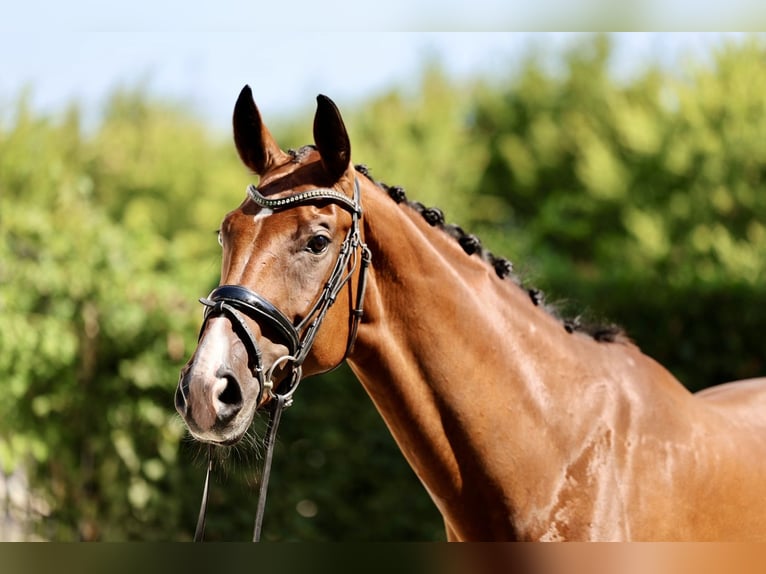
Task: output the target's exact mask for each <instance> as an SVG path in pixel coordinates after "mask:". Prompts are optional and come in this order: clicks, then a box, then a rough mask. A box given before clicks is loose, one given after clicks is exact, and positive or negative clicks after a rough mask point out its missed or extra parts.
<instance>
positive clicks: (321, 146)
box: [314, 94, 351, 181]
mask: <svg viewBox="0 0 766 574" xmlns="http://www.w3.org/2000/svg"><path fill="white" fill-rule="evenodd" d="M314 142H315V143H316V145H317V149H318V150H319V155H320V156H321V157H322V164H323V165H324V168H325V170H326V171H327V173H328V174H329V175H330V177H331V178H332V179H333V181H336V180H338V179H340V176H342V175H343V174H344V173H345V172H346V170H347V169H348V166H349V164H350V163H351V142H350V141H349V139H348V133H347V132H346V126H345V125H344V124H343V118H341V116H340V111H338V107H337V106H336V105H335V103H334V102H333V101H332V100H331V99H330V98H328V97H327V96H323V95H321V94H320V95H318V96H317V111H316V115H315V116H314Z"/></svg>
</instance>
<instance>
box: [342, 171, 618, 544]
mask: <svg viewBox="0 0 766 574" xmlns="http://www.w3.org/2000/svg"><path fill="white" fill-rule="evenodd" d="M363 202H364V208H365V215H364V220H363V221H364V232H365V239H366V241H367V243H368V245H369V247H370V249H371V251H372V253H373V271H372V273H371V278H370V284H369V287H368V292H367V297H366V306H365V321H364V323H363V324H362V326H361V328H360V330H359V335H358V340H357V345H356V348H355V351H354V353H353V354H352V356H351V357H350V358H349V362H350V364H351V367H352V369H353V370H354V371H355V373H356V374H357V376H358V378H359V379H360V381H361V382H362V384H363V386H364V387H365V389H366V391H367V392H368V394H369V395H370V397H371V398H372V400H373V402H374V403H375V405H376V408H377V409H378V410H379V412H380V414H381V416H382V417H383V419H384V420H385V422H386V424H387V425H388V427H389V429H390V431H391V433H392V435H393V436H394V438H395V440H396V441H397V443H398V445H399V447H400V449H401V450H402V452H403V454H404V456H405V457H406V458H407V460H408V462H409V463H410V465H411V466H412V468H413V470H414V471H415V473H416V474H417V475H418V477H419V478H420V480H421V481H422V482H423V484H424V486H425V487H426V489H427V490H428V492H429V494H430V495H431V497H432V498H433V500H434V502H435V503H436V505H437V507H439V509H440V511H441V512H442V514H443V515H444V516H445V520H446V521H447V523H448V525H449V527H450V528H451V529H452V530H453V531H455V534H456V536H458V537H467V538H495V539H497V538H505V539H508V538H517V537H525V536H526V534H525V533H524V532H521V531H520V528H521V526H520V525H521V524H522V523H524V522H525V520H526V518H525V517H524V516H522V514H523V509H525V508H527V507H529V505H530V497H532V498H534V496H535V492H537V491H542V490H545V486H544V485H543V482H544V481H545V480H546V479H545V477H547V476H555V475H556V474H557V473H556V472H552V471H551V469H552V468H554V467H556V466H558V465H560V464H561V463H562V457H563V456H564V455H565V454H566V453H567V452H568V451H570V449H571V448H575V446H574V445H575V444H576V443H578V441H579V442H580V443H581V442H582V441H583V440H584V439H583V437H584V436H586V435H587V434H588V433H589V432H591V430H590V428H591V427H592V424H593V423H592V420H590V421H585V420H573V419H572V416H571V413H572V412H575V411H573V410H572V405H573V404H575V403H577V402H578V401H582V400H583V398H584V397H587V396H588V395H589V394H591V395H592V394H593V393H590V390H589V388H588V387H587V383H586V382H587V381H588V380H591V379H592V377H589V376H588V373H587V372H584V370H583V365H584V360H587V361H588V363H589V364H591V365H596V368H598V366H597V365H598V364H599V360H598V354H599V352H600V351H599V349H598V348H599V347H600V346H602V344H599V343H596V342H594V341H592V340H591V339H589V338H587V337H585V336H584V335H577V334H575V335H573V334H569V333H567V332H566V331H565V329H564V328H563V326H562V325H561V323H560V322H559V321H558V320H556V319H555V318H553V317H552V316H550V315H549V314H548V313H547V312H545V311H544V310H542V309H540V308H538V307H536V306H535V304H534V303H533V302H532V301H531V300H530V297H529V296H528V294H527V293H526V292H525V291H524V290H522V289H521V288H519V287H518V286H517V285H516V284H515V283H514V282H512V281H510V280H501V279H499V278H498V277H497V276H496V274H495V272H494V269H492V267H490V266H489V265H488V264H486V263H485V262H483V261H482V260H481V259H480V258H479V257H477V256H476V255H473V256H468V255H466V254H465V253H464V252H463V250H462V248H461V247H460V246H459V245H458V243H457V242H456V241H455V240H454V239H453V238H451V237H450V236H449V235H447V234H446V233H445V232H444V231H443V230H440V229H438V228H433V227H431V226H430V225H429V224H428V223H426V222H425V221H424V220H423V218H422V217H421V216H420V215H419V214H418V213H417V212H416V211H415V210H413V209H411V208H409V207H407V206H404V205H397V204H395V203H394V202H393V201H392V200H391V199H390V198H388V197H386V195H385V194H384V193H383V192H382V191H381V190H380V189H378V188H377V187H376V186H374V185H372V184H371V183H369V182H367V183H366V184H365V187H364V190H363ZM585 352H587V353H590V355H588V356H586V357H584V356H583V353H585ZM575 367H577V368H575ZM575 372H576V373H578V377H579V378H581V379H582V380H583V381H584V384H583V385H578V384H572V383H577V382H578V381H573V376H572V373H575ZM575 389H576V390H575ZM591 402H592V403H593V404H595V405H598V404H600V402H603V399H602V398H596V399H594V398H593V396H591ZM596 408H598V406H597V407H596ZM589 414H590V415H591V416H596V417H597V416H598V412H597V410H595V411H594V410H593V408H592V407H591V410H590V411H589ZM532 483H534V484H532ZM540 489H542V490H540ZM477 509H482V510H481V511H477ZM509 517H511V519H510V520H509Z"/></svg>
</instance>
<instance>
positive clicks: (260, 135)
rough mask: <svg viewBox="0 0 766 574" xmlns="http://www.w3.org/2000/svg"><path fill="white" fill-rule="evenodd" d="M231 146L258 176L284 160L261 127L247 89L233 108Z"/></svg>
mask: <svg viewBox="0 0 766 574" xmlns="http://www.w3.org/2000/svg"><path fill="white" fill-rule="evenodd" d="M233 124H234V143H235V144H236V146H237V152H238V153H239V157H240V158H241V159H242V161H243V162H244V164H245V165H246V166H247V167H249V168H250V169H252V170H253V171H254V172H255V173H257V174H258V175H263V174H264V173H266V172H267V171H268V170H269V169H270V168H271V167H273V166H274V165H275V164H276V163H278V162H280V161H282V160H284V159H285V158H286V156H287V154H285V152H283V151H282V150H281V149H280V148H279V146H278V145H277V142H275V141H274V138H273V137H272V136H271V133H270V132H269V130H268V129H267V128H266V126H265V125H264V124H263V121H262V120H261V114H260V112H259V111H258V108H257V107H256V105H255V101H254V100H253V92H252V90H250V86H245V87H244V88H242V91H241V92H240V93H239V98H237V103H236V104H235V105H234V118H233Z"/></svg>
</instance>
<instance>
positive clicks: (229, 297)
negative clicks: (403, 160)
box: [194, 179, 371, 542]
mask: <svg viewBox="0 0 766 574" xmlns="http://www.w3.org/2000/svg"><path fill="white" fill-rule="evenodd" d="M247 193H248V195H249V197H250V198H251V199H252V200H253V201H254V202H255V203H256V204H257V205H259V206H261V207H262V208H265V209H271V210H272V211H275V212H276V211H284V210H286V209H290V208H293V207H296V206H299V205H304V204H306V203H310V202H316V201H329V202H331V203H335V204H336V205H339V206H340V207H342V208H343V209H345V210H347V211H349V212H350V213H351V218H352V221H351V227H350V228H349V230H348V233H347V234H346V237H345V239H344V240H343V243H342V245H341V248H340V252H339V253H338V259H337V260H336V262H335V266H334V267H333V270H332V272H331V273H330V277H329V278H328V280H327V282H326V283H325V285H324V287H323V289H322V292H321V293H320V295H319V296H318V298H317V300H316V302H315V303H314V305H313V306H312V308H311V310H310V311H309V312H308V313H307V315H306V317H304V318H303V320H301V321H300V323H298V324H297V325H294V324H293V323H292V322H291V321H290V320H289V319H288V318H287V317H286V316H285V315H284V314H283V313H282V312H281V311H280V310H279V309H278V308H277V307H276V306H275V305H273V304H272V303H270V302H269V301H268V300H267V299H266V298H264V297H262V296H261V295H259V294H258V293H255V292H254V291H251V290H250V289H248V288H246V287H243V286H241V285H221V286H219V287H217V288H216V289H214V290H213V291H212V293H210V295H209V296H208V297H207V298H203V299H200V303H202V304H203V305H204V306H205V316H204V319H203V321H202V327H201V328H200V334H199V336H200V337H201V336H202V333H203V332H204V331H205V327H206V325H207V322H208V321H209V320H210V319H211V318H213V317H220V316H226V317H227V318H228V319H229V320H230V321H231V323H232V327H233V329H234V331H235V332H236V333H237V336H238V337H239V338H240V339H241V340H242V342H243V344H244V345H245V348H246V349H247V356H248V368H249V369H250V372H251V373H252V375H253V377H254V378H255V379H256V380H257V381H258V386H259V390H258V397H257V399H256V404H257V405H259V406H258V407H256V409H257V408H260V405H261V402H262V400H263V399H264V395H266V398H267V399H270V401H269V403H268V405H267V408H268V410H269V423H268V428H267V431H266V436H265V437H264V446H265V449H266V454H265V458H264V461H263V476H262V478H261V484H260V491H259V494H258V506H257V509H256V516H255V527H254V529H253V542H258V541H260V537H261V526H262V524H263V515H264V512H265V509H266V492H267V490H268V484H269V477H270V474H271V461H272V458H273V455H274V443H275V442H276V436H277V430H278V428H279V422H280V419H281V417H282V411H283V410H284V409H286V408H287V407H289V406H291V405H292V404H293V395H294V394H295V391H296V390H297V388H298V384H299V383H300V381H301V378H302V376H303V372H302V365H303V362H304V361H305V360H306V357H307V356H308V353H309V351H310V350H311V347H312V345H313V344H314V339H315V338H316V335H317V333H318V331H319V328H320V327H321V325H322V321H323V320H324V318H325V315H326V314H327V311H328V310H329V309H330V307H331V306H332V304H333V303H334V302H335V299H336V298H337V296H338V293H340V291H341V289H342V288H343V287H344V286H345V285H346V284H347V283H348V282H349V281H350V280H351V277H352V276H353V275H354V272H355V271H356V268H357V265H359V264H360V261H361V265H360V269H359V279H358V283H357V292H356V300H355V302H354V306H353V308H352V310H351V318H350V319H351V325H350V329H349V336H348V342H347V344H346V350H345V352H344V354H343V358H342V359H341V360H340V362H339V363H338V364H340V363H342V362H343V361H345V360H346V357H348V355H349V353H350V352H351V350H352V349H353V346H354V341H355V340H356V334H357V331H358V329H359V323H360V322H361V319H362V316H363V314H364V309H363V305H364V293H365V290H366V287H367V269H368V267H369V265H370V260H371V253H370V250H369V249H368V248H367V245H366V244H365V243H364V242H363V241H362V238H361V233H360V225H359V224H360V220H361V217H362V205H361V198H360V189H359V182H358V180H356V179H354V199H353V200H352V199H349V198H348V197H346V196H345V195H344V194H343V193H341V192H339V191H336V190H334V189H326V188H318V189H312V190H310V191H305V192H301V193H297V194H294V195H291V196H288V197H284V198H278V199H271V198H267V197H265V196H263V195H262V194H261V193H260V191H259V190H258V188H257V187H255V186H254V185H250V186H248V188H247ZM359 252H361V255H360V253H359ZM243 315H244V316H245V317H247V318H249V319H251V320H253V321H255V322H256V323H258V324H259V325H262V324H267V325H268V326H269V327H271V328H272V329H273V331H274V332H275V333H276V334H277V335H279V337H280V339H282V341H283V342H284V343H285V344H286V346H287V348H288V354H286V355H283V356H282V357H279V358H278V359H276V360H275V361H274V363H273V364H272V365H271V367H270V368H269V369H268V371H264V368H263V358H262V355H261V350H260V348H259V347H258V343H257V341H256V340H255V337H254V336H253V333H252V331H251V330H250V328H249V327H248V325H247V322H246V321H245V319H244V317H243ZM283 363H284V364H287V363H289V364H290V369H291V372H290V375H289V381H288V382H287V386H286V388H285V389H284V390H283V391H282V392H277V391H276V385H275V383H274V381H273V378H272V377H273V375H274V371H275V369H276V368H277V367H279V366H281V365H282V364H283ZM213 448H214V446H213V445H212V444H209V445H208V463H207V471H206V473H205V485H204V487H203V490H202V502H201V503H200V511H199V516H198V518H197V527H196V529H195V532H194V541H195V542H201V541H202V540H203V538H204V534H205V517H206V514H207V502H208V493H209V486H210V473H211V471H212V468H213Z"/></svg>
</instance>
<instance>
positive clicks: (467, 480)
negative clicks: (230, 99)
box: [175, 86, 766, 541]
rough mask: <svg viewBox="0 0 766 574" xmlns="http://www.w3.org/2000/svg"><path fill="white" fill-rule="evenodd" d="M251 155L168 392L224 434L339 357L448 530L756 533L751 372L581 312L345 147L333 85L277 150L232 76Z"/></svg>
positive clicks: (762, 425) (760, 512) (759, 438)
mask: <svg viewBox="0 0 766 574" xmlns="http://www.w3.org/2000/svg"><path fill="white" fill-rule="evenodd" d="M233 127H234V140H235V144H236V148H237V151H238V153H239V156H240V158H241V159H242V161H243V162H244V164H245V165H246V166H247V167H249V168H250V169H251V170H252V171H253V172H254V173H255V174H257V175H258V176H259V182H258V186H257V187H256V186H253V185H251V186H249V187H248V189H247V195H246V197H245V198H244V200H243V201H242V203H241V204H240V205H239V206H238V207H237V208H236V209H234V210H233V211H231V212H230V213H228V214H227V215H226V216H225V217H224V219H223V222H222V224H221V228H220V232H219V239H220V243H221V245H222V250H223V261H222V267H221V283H220V286H219V287H218V288H217V289H215V290H214V291H213V293H211V295H210V296H209V297H208V298H206V299H203V300H202V302H203V303H204V304H205V305H206V307H207V310H206V317H205V320H204V322H203V325H202V329H201V332H200V337H199V342H198V346H197V348H196V350H195V351H194V353H193V355H192V357H191V358H190V360H189V362H188V363H187V364H186V365H185V366H184V368H183V369H182V371H181V376H180V380H179V385H178V388H177V391H176V398H175V402H176V408H177V410H178V412H179V413H180V414H181V416H182V417H183V419H184V421H185V422H186V424H187V426H188V428H189V430H190V432H191V434H192V436H193V437H194V438H196V439H198V440H199V441H203V442H206V443H210V444H213V445H231V444H234V443H236V442H237V441H239V440H240V439H241V438H242V436H243V435H244V434H245V432H246V431H247V429H248V427H249V426H250V425H251V422H252V420H253V417H254V413H255V412H256V409H259V408H261V407H264V406H266V405H268V404H270V403H273V401H274V400H275V399H279V400H280V401H282V402H285V400H286V401H287V402H288V403H289V401H290V400H291V399H292V393H293V392H294V391H295V388H296V386H297V383H298V382H299V381H300V380H301V377H302V376H303V375H306V376H309V375H313V374H317V373H322V372H325V371H328V370H330V369H332V368H334V367H335V366H337V365H338V364H340V363H341V362H343V361H344V360H345V361H348V363H349V365H350V366H351V369H352V370H353V372H354V374H355V375H356V376H357V378H358V379H359V381H360V382H361V384H362V385H363V386H364V389H365V390H366V392H367V394H368V395H369V396H370V398H371V399H372V401H373V403H374V405H375V407H376V408H377V409H378V411H379V412H380V414H381V416H382V417H383V419H384V420H385V423H386V425H387V426H388V428H389V429H390V432H391V434H392V435H393V437H394V439H395V441H396V443H397V444H398V446H399V448H400V449H401V452H402V454H403V455H404V457H405V458H406V460H407V461H408V463H409V464H410V465H411V467H412V468H413V470H414V472H415V473H416V475H417V476H418V477H419V479H420V481H421V482H422V484H423V486H424V487H425V489H426V491H427V492H428V494H429V495H430V497H431V499H432V500H433V502H434V504H435V505H436V507H437V508H438V510H439V511H440V513H441V514H442V516H443V518H444V524H445V529H446V537H447V539H448V540H454V541H462V540H530V541H559V540H583V541H585V540H601V541H626V540H653V541H660V540H696V541H700V540H730V541H732V540H737V541H740V540H766V491H765V489H766V379H753V380H749V381H741V382H736V383H729V384H725V385H720V386H717V387H713V388H710V389H708V390H705V391H702V392H699V393H696V394H692V393H691V392H690V391H688V390H687V389H686V388H685V387H684V386H683V385H682V384H681V383H679V382H678V381H677V380H676V379H675V378H674V377H673V376H672V375H671V374H670V373H669V372H668V371H667V370H666V369H665V368H663V367H662V366H661V365H660V364H658V363H657V362H655V361H654V360H653V359H651V358H650V357H648V356H646V355H644V354H643V353H642V352H641V351H640V349H639V348H638V347H637V346H636V345H635V344H633V343H632V342H631V341H630V340H629V339H627V338H626V337H625V336H624V335H622V334H621V332H620V331H618V330H616V329H614V328H612V327H607V328H603V329H602V328H599V329H591V330H590V331H588V330H586V329H584V328H582V327H581V326H580V325H578V324H577V323H576V322H571V321H569V322H566V321H563V320H562V319H560V318H558V317H557V316H556V315H555V314H554V313H553V312H552V311H551V310H549V309H548V308H547V307H546V305H545V304H544V302H543V301H542V300H541V297H540V294H539V293H538V292H536V291H532V290H526V289H524V288H522V287H521V283H520V282H519V281H518V280H517V279H516V278H515V274H514V273H512V270H511V267H510V264H509V263H508V262H507V261H506V260H504V259H500V258H496V257H494V256H493V255H491V254H489V253H488V252H487V251H486V250H484V249H483V248H482V247H481V245H480V244H479V243H478V241H477V240H476V238H475V237H474V236H471V235H469V234H466V233H464V232H463V231H462V230H461V229H460V228H457V227H455V226H450V225H446V224H445V223H444V221H443V215H442V214H441V212H440V211H439V210H438V209H425V208H423V206H422V205H420V204H417V203H414V202H408V201H406V200H405V197H404V193H403V190H402V189H401V188H394V187H388V186H386V185H385V184H381V183H377V182H375V181H374V180H373V179H372V178H371V177H370V176H369V174H368V172H367V170H366V168H365V167H364V166H354V164H353V163H352V162H351V145H350V141H349V137H348V134H347V131H346V128H345V125H344V122H343V119H342V117H341V114H340V112H339V111H338V109H337V107H336V106H335V104H334V103H333V102H332V101H331V100H330V99H329V98H327V97H325V96H321V95H320V96H318V97H317V110H316V114H315V117H314V123H313V134H314V142H315V144H314V145H310V146H305V147H303V148H301V149H299V150H297V151H296V150H290V151H288V152H285V151H283V150H282V149H281V148H280V147H279V146H278V144H277V143H276V142H275V140H274V138H273V137H272V135H271V133H270V132H269V130H268V129H267V128H266V126H265V125H264V123H263V122H262V119H261V115H260V112H259V110H258V108H257V107H256V105H255V102H254V101H253V97H252V92H251V90H250V88H249V87H248V86H245V87H244V88H243V90H242V92H241V94H240V96H239V98H238V100H237V102H236V105H235V109H234V115H233Z"/></svg>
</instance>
